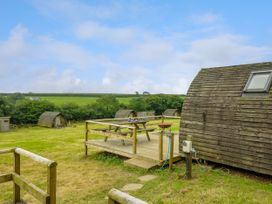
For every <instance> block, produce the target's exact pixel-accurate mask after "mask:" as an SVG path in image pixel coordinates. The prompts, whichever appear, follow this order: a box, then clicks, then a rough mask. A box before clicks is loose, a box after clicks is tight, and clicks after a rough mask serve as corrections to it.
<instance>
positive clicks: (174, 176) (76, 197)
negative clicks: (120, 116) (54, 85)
mask: <svg viewBox="0 0 272 204" xmlns="http://www.w3.org/2000/svg"><path fill="white" fill-rule="evenodd" d="M177 127H178V124H176V129H177ZM83 138H84V124H83V123H80V124H77V125H76V127H68V128H64V129H47V128H41V127H29V128H19V129H17V130H15V131H13V132H9V133H0V149H4V148H9V147H14V146H17V147H21V148H24V149H26V150H29V151H32V152H34V153H37V154H40V155H41V156H44V157H47V158H48V159H52V160H55V161H57V162H58V166H57V187H58V188H57V201H58V202H57V203H61V204H62V203H65V204H69V203H71V204H72V203H73V204H75V203H77V204H81V203H82V204H83V203H84V204H85V203H86V204H87V203H89V204H104V203H106V200H105V196H106V195H107V192H108V191H109V190H110V189H111V188H113V187H114V188H122V187H123V186H124V185H125V184H127V183H130V182H132V183H135V182H138V180H137V177H139V176H142V175H145V174H147V173H149V174H150V173H151V174H155V175H157V176H158V178H157V179H155V180H152V181H150V182H148V183H146V184H145V185H144V187H143V188H142V189H141V190H138V191H136V192H133V193H131V194H132V195H134V196H137V197H139V198H140V199H143V200H145V201H148V202H149V203H154V204H163V203H165V204H170V203H173V204H175V203H177V204H179V203H262V204H264V203H267V204H268V203H271V201H272V180H268V179H262V178H259V177H257V176H254V175H253V176H252V175H251V176H248V175H245V174H241V173H237V172H230V173H229V172H226V171H223V170H220V169H217V170H212V169H211V168H209V167H203V166H200V165H198V164H194V166H193V176H194V179H192V180H190V181H187V180H183V179H182V178H181V177H182V175H183V173H184V171H185V165H184V162H179V163H177V164H176V165H175V167H174V171H173V172H168V170H159V169H157V170H151V171H149V172H146V171H145V170H140V169H136V168H131V167H127V166H124V165H123V162H122V159H120V158H118V157H116V156H112V155H107V154H103V153H99V151H98V150H97V149H94V148H93V149H92V148H89V156H88V157H87V158H85V157H84V145H83ZM12 158H13V157H12V155H0V174H2V173H7V172H10V171H12ZM21 165H22V167H21V174H22V175H23V176H25V177H26V178H27V179H28V180H30V181H32V182H33V183H34V184H36V185H38V186H39V187H42V188H43V189H45V186H46V168H45V167H44V166H40V165H37V164H36V163H33V162H31V161H30V160H29V159H25V158H23V159H22V162H21ZM0 185H1V187H0V203H5V201H11V200H12V186H13V185H12V183H11V182H10V183H5V184H0ZM22 197H23V199H25V200H27V201H28V203H35V204H36V203H37V201H36V200H35V199H34V198H32V197H31V196H30V195H28V194H26V193H25V192H22Z"/></svg>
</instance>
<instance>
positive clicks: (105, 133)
mask: <svg viewBox="0 0 272 204" xmlns="http://www.w3.org/2000/svg"><path fill="white" fill-rule="evenodd" d="M150 118H152V119H161V122H164V120H165V119H180V118H181V117H178V116H165V115H158V116H144V117H135V118H134V119H138V120H141V119H143V120H144V119H150ZM129 119H131V118H104V119H96V120H87V121H86V123H85V155H86V156H87V155H88V140H89V133H91V134H97V135H103V136H105V137H119V138H120V136H121V135H120V134H119V133H117V132H114V131H99V130H95V129H91V128H90V125H91V124H96V125H106V126H110V127H111V128H112V127H115V128H127V129H129V130H130V131H131V135H130V136H132V137H124V136H122V137H121V139H124V140H125V139H127V140H132V143H133V145H132V153H133V154H136V153H137V129H136V127H135V126H128V125H123V124H118V122H121V121H128V120H129ZM114 122H117V123H114ZM171 137H172V138H171V139H172V140H171V141H172V143H174V137H173V135H172V136H171ZM159 152H160V153H159V157H160V160H162V154H163V153H162V152H163V139H162V134H161V136H160V141H159ZM172 152H173V144H171V153H170V157H171V158H172V157H173V155H172V154H173V153H172ZM171 155H172V156H171ZM171 161H172V159H171Z"/></svg>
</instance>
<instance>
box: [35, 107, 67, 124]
mask: <svg viewBox="0 0 272 204" xmlns="http://www.w3.org/2000/svg"><path fill="white" fill-rule="evenodd" d="M38 125H39V126H43V127H49V128H61V127H66V126H67V121H66V119H65V118H64V116H63V115H62V114H61V113H60V112H50V111H46V112H44V113H43V114H41V116H40V117H39V121H38Z"/></svg>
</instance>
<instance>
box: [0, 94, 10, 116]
mask: <svg viewBox="0 0 272 204" xmlns="http://www.w3.org/2000/svg"><path fill="white" fill-rule="evenodd" d="M12 109H13V104H11V103H10V102H9V101H8V99H7V98H6V97H5V96H0V117H3V116H10V114H11V112H12Z"/></svg>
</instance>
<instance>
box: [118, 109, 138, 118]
mask: <svg viewBox="0 0 272 204" xmlns="http://www.w3.org/2000/svg"><path fill="white" fill-rule="evenodd" d="M130 115H133V116H136V112H135V111H134V110H130V109H123V110H118V111H117V112H116V113H115V118H128V117H129V116H130Z"/></svg>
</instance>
